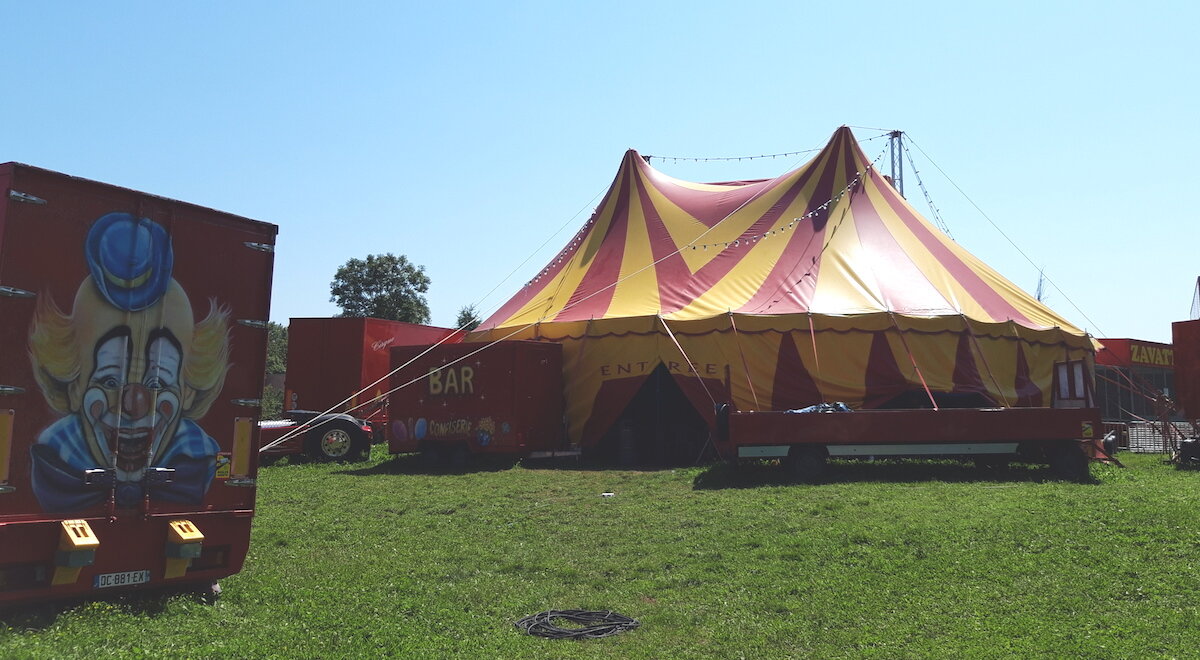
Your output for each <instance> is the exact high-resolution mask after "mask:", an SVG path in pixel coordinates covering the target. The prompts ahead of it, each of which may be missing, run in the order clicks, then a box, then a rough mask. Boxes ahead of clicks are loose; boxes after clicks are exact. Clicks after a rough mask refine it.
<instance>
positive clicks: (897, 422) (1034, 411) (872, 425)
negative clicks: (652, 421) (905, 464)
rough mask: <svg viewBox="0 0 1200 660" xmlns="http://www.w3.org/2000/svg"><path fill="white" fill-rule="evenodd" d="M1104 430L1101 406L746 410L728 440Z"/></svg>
mask: <svg viewBox="0 0 1200 660" xmlns="http://www.w3.org/2000/svg"><path fill="white" fill-rule="evenodd" d="M1089 428H1090V433H1091V435H1088V432H1087V429H1089ZM1100 429H1101V426H1100V411H1099V410H1098V409H1096V408H1070V409H1057V408H995V409H974V408H957V409H955V408H943V409H941V410H859V411H855V412H849V413H807V414H804V413H787V412H745V413H733V414H731V415H730V416H729V439H730V442H731V444H733V445H734V446H735V447H737V446H746V445H797V444H822V445H854V444H896V445H903V444H926V443H933V444H942V443H978V442H1026V441H1048V440H1084V439H1088V440H1091V439H1095V438H1097V437H1099V436H1098V434H1099V433H1100Z"/></svg>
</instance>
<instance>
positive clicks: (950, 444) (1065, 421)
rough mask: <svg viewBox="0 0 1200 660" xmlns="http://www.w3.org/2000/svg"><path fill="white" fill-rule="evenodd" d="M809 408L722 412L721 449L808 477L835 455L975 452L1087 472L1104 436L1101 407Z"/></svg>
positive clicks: (1066, 473) (1066, 472)
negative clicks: (1091, 451)
mask: <svg viewBox="0 0 1200 660" xmlns="http://www.w3.org/2000/svg"><path fill="white" fill-rule="evenodd" d="M814 408H816V409H815V410H809V411H806V412H796V411H778V412H775V411H772V412H738V411H735V410H732V409H731V408H730V407H729V406H728V405H724V406H721V407H720V408H718V411H717V426H718V434H717V436H718V449H719V451H720V452H721V454H722V455H723V456H725V457H726V458H730V459H732V460H735V461H736V460H739V459H744V458H755V459H780V460H782V461H783V462H784V463H785V464H786V465H788V466H790V467H791V468H792V470H793V472H794V474H795V476H796V477H797V478H799V479H800V480H803V481H810V480H813V479H816V478H818V477H819V476H820V474H821V473H822V472H823V470H824V467H825V461H826V459H827V458H828V457H830V456H843V457H866V456H927V457H928V456H973V457H976V458H977V459H979V460H980V461H982V462H985V463H986V462H1000V461H1007V460H1009V459H1010V458H1019V459H1021V460H1027V461H1031V462H1047V463H1049V464H1050V467H1051V468H1052V469H1053V470H1054V471H1055V472H1056V473H1057V474H1059V475H1060V476H1062V477H1065V478H1068V479H1075V480H1082V479H1085V478H1087V476H1088V456H1087V454H1086V453H1085V450H1084V449H1085V447H1084V445H1094V444H1095V443H1096V441H1097V440H1098V439H1099V432H1100V429H1101V428H1102V427H1101V424H1100V410H1099V409H1098V408H942V409H894V410H857V411H850V410H849V409H848V408H841V407H838V406H836V405H834V404H825V405H824V406H821V407H814Z"/></svg>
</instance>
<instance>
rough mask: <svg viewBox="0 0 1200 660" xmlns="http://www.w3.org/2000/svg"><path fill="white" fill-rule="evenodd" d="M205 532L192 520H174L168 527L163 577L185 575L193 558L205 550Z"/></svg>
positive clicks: (169, 577)
mask: <svg viewBox="0 0 1200 660" xmlns="http://www.w3.org/2000/svg"><path fill="white" fill-rule="evenodd" d="M203 544H204V534H202V533H200V530H199V529H197V528H196V526H195V525H194V524H192V521H190V520H182V519H180V520H172V521H170V522H169V523H168V527H167V547H166V552H165V553H164V554H165V555H166V560H167V564H166V567H165V568H164V570H163V579H167V580H169V579H171V578H177V577H183V576H184V575H186V574H187V569H188V566H191V564H192V560H193V559H195V558H196V557H199V556H200V553H201V551H202V550H203Z"/></svg>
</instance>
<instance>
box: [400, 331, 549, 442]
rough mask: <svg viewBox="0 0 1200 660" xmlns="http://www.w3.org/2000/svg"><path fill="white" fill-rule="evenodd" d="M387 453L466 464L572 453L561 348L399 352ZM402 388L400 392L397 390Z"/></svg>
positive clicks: (501, 345) (472, 346) (534, 345)
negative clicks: (475, 458) (476, 457)
mask: <svg viewBox="0 0 1200 660" xmlns="http://www.w3.org/2000/svg"><path fill="white" fill-rule="evenodd" d="M392 368H393V369H399V370H398V371H396V373H394V374H393V375H392V388H393V389H394V390H395V391H393V393H392V395H391V401H390V403H389V410H390V414H391V422H390V423H389V424H388V450H389V451H390V452H391V453H393V454H399V453H405V452H415V451H420V452H422V453H424V454H426V455H428V456H430V457H441V458H448V459H449V460H451V461H452V462H454V463H462V462H465V460H466V458H467V457H468V456H469V455H470V454H511V455H518V456H530V455H544V454H547V453H557V452H563V453H570V452H566V451H565V447H564V438H565V432H564V428H563V384H562V346H561V345H559V344H556V343H552V342H536V341H502V342H497V343H495V344H490V345H488V344H477V343H465V344H453V345H442V346H436V347H432V348H431V347H429V346H402V347H397V348H393V349H392ZM397 388H398V389H397Z"/></svg>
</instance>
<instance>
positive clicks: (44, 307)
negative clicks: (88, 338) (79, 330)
mask: <svg viewBox="0 0 1200 660" xmlns="http://www.w3.org/2000/svg"><path fill="white" fill-rule="evenodd" d="M29 358H30V362H31V363H32V365H33V376H34V378H36V379H37V383H38V387H40V388H42V394H43V395H45V397H46V403H48V404H50V407H51V408H53V409H54V410H55V411H57V412H60V413H63V414H66V413H69V412H71V402H70V398H69V396H68V389H69V388H70V386H71V383H74V382H75V381H76V379H78V378H79V347H78V346H77V345H76V337H75V325H74V323H72V319H71V317H70V316H68V315H67V314H64V313H63V312H62V310H60V309H59V308H58V305H56V304H54V299H53V298H51V297H50V294H49V293H43V294H42V295H40V296H38V302H37V308H36V309H35V310H34V313H33V323H32V324H31V327H30V329H29Z"/></svg>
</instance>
